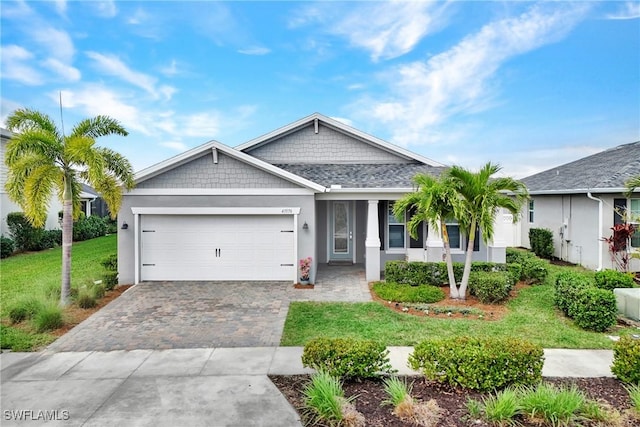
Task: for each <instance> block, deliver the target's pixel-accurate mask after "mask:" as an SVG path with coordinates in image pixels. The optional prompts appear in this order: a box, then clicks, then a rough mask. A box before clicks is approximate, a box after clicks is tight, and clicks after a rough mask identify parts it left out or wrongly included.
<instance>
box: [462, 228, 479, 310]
mask: <svg viewBox="0 0 640 427" xmlns="http://www.w3.org/2000/svg"><path fill="white" fill-rule="evenodd" d="M475 236H476V220H475V218H474V219H472V220H471V227H469V244H468V245H467V254H466V257H465V259H464V272H463V273H462V282H461V283H460V298H461V299H463V300H464V299H466V298H467V285H468V284H469V276H470V275H471V260H472V258H473V245H474V241H475Z"/></svg>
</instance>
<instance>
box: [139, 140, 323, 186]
mask: <svg viewBox="0 0 640 427" xmlns="http://www.w3.org/2000/svg"><path fill="white" fill-rule="evenodd" d="M213 149H217V150H218V151H221V152H223V153H224V154H226V155H227V156H229V157H232V158H234V159H236V160H238V161H241V162H243V163H246V164H248V165H251V166H253V167H255V168H257V169H260V170H263V171H265V172H268V173H270V174H272V175H275V176H277V177H279V178H282V179H284V180H286V181H289V182H293V183H294V184H298V185H301V186H303V187H307V188H310V189H313V190H316V191H319V192H323V191H325V188H324V187H323V186H322V185H319V184H316V183H315V182H312V181H309V180H308V179H305V178H302V177H300V176H298V175H295V174H293V173H291V172H287V171H286V170H284V169H280V168H279V167H276V166H273V165H272V164H270V163H267V162H264V161H262V160H260V159H258V158H256V157H253V156H250V155H248V154H245V153H243V152H242V151H238V150H235V149H233V148H231V147H228V146H226V145H224V144H222V143H220V142H217V141H209V142H207V143H204V144H202V145H200V146H198V147H195V148H193V149H191V150H189V151H186V152H184V153H182V154H178V155H177V156H174V157H172V158H170V159H167V160H165V161H163V162H160V163H156V164H155V165H153V166H150V167H148V168H146V169H143V170H141V171H140V172H138V173H136V175H135V178H134V179H135V182H136V184H138V183H140V182H142V181H145V180H147V179H150V178H153V177H154V176H156V175H159V174H161V173H162V172H165V171H167V170H170V169H173V168H175V167H177V166H180V165H182V164H185V163H187V162H189V161H190V160H192V159H194V158H197V157H200V156H203V155H205V154H206V153H208V152H210V150H213Z"/></svg>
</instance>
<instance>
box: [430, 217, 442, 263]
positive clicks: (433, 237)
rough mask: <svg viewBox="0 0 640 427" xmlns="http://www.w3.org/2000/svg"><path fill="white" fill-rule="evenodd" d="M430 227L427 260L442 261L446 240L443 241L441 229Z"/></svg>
mask: <svg viewBox="0 0 640 427" xmlns="http://www.w3.org/2000/svg"><path fill="white" fill-rule="evenodd" d="M427 226H428V227H429V229H428V232H427V262H441V261H443V255H444V242H443V241H442V234H441V230H439V229H436V228H435V227H432V226H431V224H429V223H427Z"/></svg>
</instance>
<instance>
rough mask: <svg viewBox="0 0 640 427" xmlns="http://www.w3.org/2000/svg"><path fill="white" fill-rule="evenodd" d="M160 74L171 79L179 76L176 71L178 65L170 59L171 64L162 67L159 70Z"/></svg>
mask: <svg viewBox="0 0 640 427" xmlns="http://www.w3.org/2000/svg"><path fill="white" fill-rule="evenodd" d="M160 72H161V73H162V74H164V75H165V76H167V77H173V76H175V75H176V74H179V72H180V71H179V70H178V64H177V62H176V60H175V59H172V60H171V64H169V65H168V66H166V67H162V68H161V69H160Z"/></svg>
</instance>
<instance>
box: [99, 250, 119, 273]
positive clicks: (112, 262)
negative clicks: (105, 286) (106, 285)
mask: <svg viewBox="0 0 640 427" xmlns="http://www.w3.org/2000/svg"><path fill="white" fill-rule="evenodd" d="M100 264H102V266H103V267H104V268H105V270H107V271H118V254H111V255H109V256H107V257H106V258H104V259H103V260H102V261H100Z"/></svg>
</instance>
